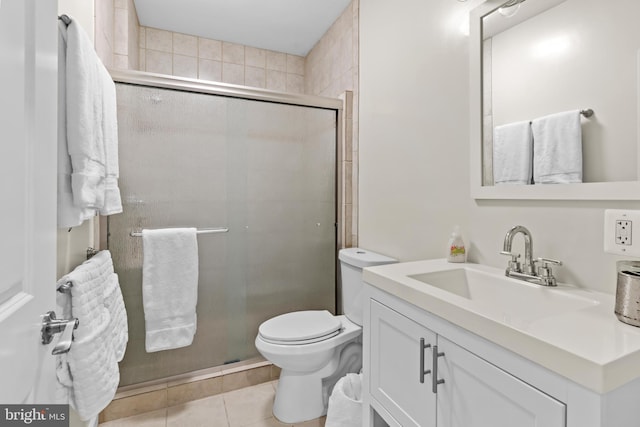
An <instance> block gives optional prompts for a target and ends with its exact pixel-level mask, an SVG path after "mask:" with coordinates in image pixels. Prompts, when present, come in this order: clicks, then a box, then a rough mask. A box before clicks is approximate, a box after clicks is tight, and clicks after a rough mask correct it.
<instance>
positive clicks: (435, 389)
mask: <svg viewBox="0 0 640 427" xmlns="http://www.w3.org/2000/svg"><path fill="white" fill-rule="evenodd" d="M442 356H444V352H440V353H438V346H437V345H434V346H433V373H432V375H431V391H432V392H433V393H434V394H435V393H438V385H439V384H444V380H443V379H440V380H439V379H438V358H439V357H442Z"/></svg>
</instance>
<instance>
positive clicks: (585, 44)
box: [470, 0, 640, 200]
mask: <svg viewBox="0 0 640 427" xmlns="http://www.w3.org/2000/svg"><path fill="white" fill-rule="evenodd" d="M637 16H640V2H631V1H625V0H611V1H608V2H602V1H600V0H526V1H525V0H509V1H506V2H505V1H504V0H500V1H498V0H488V1H486V2H485V3H483V4H482V5H480V6H479V7H478V8H476V9H475V10H474V11H473V12H472V14H471V22H470V28H471V33H470V37H471V55H472V56H471V64H470V69H471V76H470V77H471V136H472V140H471V161H472V164H471V171H472V177H471V179H472V183H471V185H472V193H473V195H474V197H476V198H519V199H636V200H637V199H640V182H639V181H638V179H639V176H638V166H639V164H640V162H639V161H638V156H639V151H640V150H639V149H638V146H639V145H638V144H639V141H638V126H639V120H638V82H639V79H640V77H639V64H640V26H638V25H637V23H636V22H635V21H636V20H637ZM567 110H593V112H594V114H593V115H592V116H590V117H585V116H586V115H585V116H582V118H581V131H582V144H581V146H582V180H583V183H579V184H577V183H576V184H537V185H494V180H493V177H494V172H495V171H494V164H493V135H494V129H495V127H496V126H501V125H505V124H510V123H515V122H526V121H531V120H534V119H536V118H539V117H542V116H546V115H549V114H553V113H558V112H562V111H567ZM534 144H535V141H534Z"/></svg>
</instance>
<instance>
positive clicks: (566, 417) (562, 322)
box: [363, 260, 640, 427]
mask: <svg viewBox="0 0 640 427" xmlns="http://www.w3.org/2000/svg"><path fill="white" fill-rule="evenodd" d="M364 279H365V282H366V283H367V285H366V286H365V289H364V296H363V298H364V335H363V340H364V347H363V348H364V372H365V376H364V378H365V383H364V389H363V390H364V393H363V401H364V405H365V411H364V425H365V426H384V425H385V424H387V425H390V426H402V427H408V426H419V427H432V426H437V427H513V426H518V427H527V426H532V427H533V426H537V427H618V426H620V427H623V426H624V427H629V426H636V425H640V329H638V328H635V327H633V326H629V325H626V324H623V323H621V322H619V321H618V320H617V319H616V317H615V315H614V313H613V307H614V298H613V296H611V295H608V294H603V293H598V292H592V291H587V290H582V289H577V288H574V287H571V286H567V285H562V284H560V285H559V286H558V287H555V288H547V287H542V286H539V285H536V284H531V283H526V282H523V281H519V280H515V279H511V278H507V277H504V271H503V270H501V269H497V268H492V267H487V266H482V265H477V264H450V263H447V262H446V261H445V260H429V261H417V262H410V263H400V264H393V265H387V266H380V267H373V268H369V269H365V271H364Z"/></svg>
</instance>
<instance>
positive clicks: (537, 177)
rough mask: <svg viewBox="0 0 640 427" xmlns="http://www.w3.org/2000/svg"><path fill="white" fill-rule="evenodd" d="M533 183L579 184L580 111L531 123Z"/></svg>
mask: <svg viewBox="0 0 640 427" xmlns="http://www.w3.org/2000/svg"><path fill="white" fill-rule="evenodd" d="M531 128H532V129H533V181H534V183H536V184H560V183H571V182H582V128H581V126H580V111H579V110H573V111H565V112H563V113H557V114H552V115H549V116H545V117H540V118H538V119H535V120H533V121H532V122H531Z"/></svg>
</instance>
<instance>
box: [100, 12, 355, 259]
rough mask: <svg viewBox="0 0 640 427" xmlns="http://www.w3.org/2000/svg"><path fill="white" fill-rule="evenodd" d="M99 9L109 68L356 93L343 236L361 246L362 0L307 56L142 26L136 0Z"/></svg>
mask: <svg viewBox="0 0 640 427" xmlns="http://www.w3.org/2000/svg"><path fill="white" fill-rule="evenodd" d="M95 7H96V17H95V21H96V27H95V31H96V34H95V40H96V42H95V43H96V51H97V52H98V56H99V57H100V59H102V62H103V63H104V64H105V65H106V66H107V68H117V69H129V70H141V71H149V72H159V73H163V74H169V75H176V76H182V77H193V78H200V79H204V80H212V81H217V82H226V83H234V84H242V85H247V86H252V87H260V88H266V89H270V90H277V91H282V92H290V93H306V94H309V95H320V96H327V97H331V98H338V97H340V96H341V95H342V94H344V93H345V92H346V91H351V92H352V95H347V96H351V98H350V99H351V104H348V106H347V109H348V110H350V112H349V111H346V114H345V118H346V119H347V121H346V123H345V129H344V131H345V136H347V135H350V136H351V137H350V138H348V137H345V141H344V142H345V143H344V146H343V152H342V156H341V157H342V159H343V160H342V164H341V165H340V167H341V174H343V175H342V176H343V180H342V183H343V189H342V194H343V195H344V197H343V200H342V202H341V211H342V214H341V218H344V221H343V223H344V224H345V226H344V228H343V230H342V233H343V235H342V236H341V239H340V241H341V242H342V246H345V247H350V246H357V244H358V137H359V132H358V117H359V116H358V100H359V96H358V64H359V48H358V46H359V43H358V32H359V0H353V1H352V2H351V4H350V5H349V6H347V8H346V9H345V10H344V12H343V13H342V15H341V16H340V17H339V18H338V19H337V20H336V22H335V23H334V24H333V25H332V26H331V28H330V29H329V30H328V31H327V32H326V34H325V35H324V36H323V37H322V38H321V40H320V41H319V42H318V43H317V44H316V45H315V46H314V47H313V49H311V51H310V52H309V53H308V54H307V56H306V58H302V57H299V56H295V55H288V54H285V53H282V52H274V51H270V50H264V49H257V48H253V47H250V46H242V45H238V44H234V43H227V42H224V41H220V40H211V39H206V38H202V37H195V36H190V35H186V34H180V33H173V32H170V31H163V30H158V29H155V28H147V27H141V26H140V25H139V23H138V16H137V14H136V10H135V7H134V5H133V0H95ZM125 12H126V13H125ZM125 21H126V23H125ZM125 29H126V31H125ZM149 34H150V35H149ZM136 43H138V47H137V48H136ZM242 52H244V57H243V55H242ZM225 53H226V54H225ZM349 119H350V120H349Z"/></svg>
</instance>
